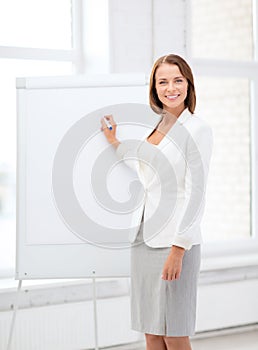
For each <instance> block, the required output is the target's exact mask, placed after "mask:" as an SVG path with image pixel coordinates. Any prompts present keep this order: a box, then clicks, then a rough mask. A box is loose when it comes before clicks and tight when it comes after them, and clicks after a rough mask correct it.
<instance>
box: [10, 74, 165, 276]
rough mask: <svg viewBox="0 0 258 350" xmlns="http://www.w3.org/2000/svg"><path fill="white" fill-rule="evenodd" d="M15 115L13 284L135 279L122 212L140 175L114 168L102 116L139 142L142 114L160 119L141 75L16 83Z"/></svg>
mask: <svg viewBox="0 0 258 350" xmlns="http://www.w3.org/2000/svg"><path fill="white" fill-rule="evenodd" d="M17 110H18V132H17V134H18V143H17V144H18V155H17V157H18V164H17V253H16V278H17V279H38V278H85V277H92V276H96V277H116V276H129V274H130V249H129V247H130V244H129V242H128V237H127V234H126V232H127V228H128V227H129V226H130V220H131V215H132V213H131V212H130V211H126V210H122V209H121V210H120V208H126V205H125V204H126V203H130V201H132V200H133V198H132V193H130V189H129V186H130V184H131V183H132V182H135V181H137V176H136V174H135V173H134V172H133V171H132V170H130V169H129V168H128V167H127V166H126V165H124V164H123V163H122V162H120V163H117V164H116V160H115V151H114V149H113V147H112V146H110V145H109V144H108V142H107V141H106V139H105V137H104V135H103V133H102V132H101V131H100V118H101V117H102V116H103V115H106V114H113V116H114V118H115V120H116V122H117V124H118V126H117V137H118V138H119V139H120V140H126V139H141V138H142V137H143V135H145V134H146V130H147V131H148V130H149V127H148V126H147V127H146V123H144V122H145V121H146V118H145V119H144V116H146V113H147V114H148V113H149V114H150V124H149V125H154V124H155V123H156V122H157V120H158V119H157V116H156V115H154V113H151V111H150V110H148V86H147V84H146V78H145V76H144V75H141V74H139V75H132V74H131V75H117V74H116V75H107V76H89V77H87V76H83V77H82V76H78V77H51V78H45V77H44V78H19V79H17ZM150 130H151V129H150ZM58 162H59V163H58ZM112 162H113V165H114V166H112V167H111V168H109V167H110V164H112ZM106 163H107V164H106ZM98 167H99V168H98ZM105 167H107V168H105ZM98 169H99V171H98ZM93 170H94V171H93ZM96 174H97V177H98V179H97V180H96ZM93 175H94V176H95V178H92V176H93ZM94 186H95V187H94ZM57 187H58V188H59V192H60V189H61V190H62V191H63V192H62V193H61V199H62V198H63V199H64V200H63V203H60V195H59V199H58V198H57V189H56V188H57ZM100 189H103V190H100ZM69 191H70V192H69ZM101 191H102V192H101ZM69 193H70V194H69ZM102 195H103V196H102ZM104 195H105V196H106V197H105V196H104ZM62 196H63V197H62ZM69 196H70V197H69ZM102 197H103V198H102ZM106 198H107V201H106V202H105V200H106ZM102 200H103V203H101V201H102ZM63 204H64V206H63ZM110 204H111V207H110V208H109V205H110ZM77 207H78V213H77V212H76V210H77V209H76V208H77ZM64 210H66V214H65V215H64ZM67 213H68V214H67ZM79 214H80V215H81V216H82V215H84V216H85V218H86V217H87V218H88V219H89V220H88V221H87V224H85V225H84V226H83V227H82V225H83V224H81V227H79V224H78V225H77V223H79V222H80V215H79ZM77 215H78V220H77ZM82 222H83V221H82ZM85 222H86V221H85ZM98 225H99V226H98ZM100 228H101V229H100ZM103 228H104V229H103ZM121 228H123V229H125V230H124V233H123V231H121V230H120V229H121ZM82 231H83V232H82ZM105 232H107V234H105ZM121 232H122V234H121Z"/></svg>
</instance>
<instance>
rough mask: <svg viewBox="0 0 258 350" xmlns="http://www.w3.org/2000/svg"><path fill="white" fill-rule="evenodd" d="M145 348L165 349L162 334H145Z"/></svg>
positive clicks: (152, 349) (148, 349) (151, 349)
mask: <svg viewBox="0 0 258 350" xmlns="http://www.w3.org/2000/svg"><path fill="white" fill-rule="evenodd" d="M145 338H146V350H167V347H166V344H165V342H164V339H163V336H162V335H155V334H147V333H146V334H145Z"/></svg>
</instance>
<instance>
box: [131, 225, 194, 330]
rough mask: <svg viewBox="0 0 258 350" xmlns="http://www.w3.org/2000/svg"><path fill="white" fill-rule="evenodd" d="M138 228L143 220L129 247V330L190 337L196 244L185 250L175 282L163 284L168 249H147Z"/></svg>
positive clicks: (192, 316) (192, 326)
mask: <svg viewBox="0 0 258 350" xmlns="http://www.w3.org/2000/svg"><path fill="white" fill-rule="evenodd" d="M142 228H143V221H142V223H141V226H140V228H139V232H138V235H137V238H136V241H135V242H134V243H133V244H132V246H131V327H132V329H133V330H136V331H138V332H143V333H148V334H156V335H164V336H171V337H172V336H174V337H182V336H192V335H194V333H195V320H196V297H197V283H198V277H199V271H200V260H201V259H200V257H201V249H200V245H194V246H193V247H192V248H191V249H190V250H187V251H185V254H184V257H183V266H182V272H181V276H180V278H179V280H174V281H165V280H163V279H161V274H162V270H163V266H164V263H165V261H166V259H167V257H168V254H169V252H170V250H171V248H170V247H168V248H151V247H149V246H147V245H146V244H145V243H144V242H143V232H142ZM141 242H143V243H141Z"/></svg>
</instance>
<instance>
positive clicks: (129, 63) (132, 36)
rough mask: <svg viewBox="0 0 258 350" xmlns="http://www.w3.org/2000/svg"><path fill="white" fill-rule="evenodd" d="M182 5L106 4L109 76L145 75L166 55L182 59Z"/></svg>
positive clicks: (146, 0) (179, 1)
mask: <svg viewBox="0 0 258 350" xmlns="http://www.w3.org/2000/svg"><path fill="white" fill-rule="evenodd" d="M185 6H186V5H185V1H183V0H173V1H171V0H153V1H152V0H141V1H137V0H131V1H121V0H110V1H109V12H110V21H109V22H110V65H111V72H112V73H121V72H145V73H147V74H148V73H150V69H151V67H152V64H153V62H154V60H155V59H157V58H158V57H160V56H162V55H166V54H168V53H176V54H181V55H185V49H186V48H185V45H186V37H185V35H186V33H185V21H186V13H185Z"/></svg>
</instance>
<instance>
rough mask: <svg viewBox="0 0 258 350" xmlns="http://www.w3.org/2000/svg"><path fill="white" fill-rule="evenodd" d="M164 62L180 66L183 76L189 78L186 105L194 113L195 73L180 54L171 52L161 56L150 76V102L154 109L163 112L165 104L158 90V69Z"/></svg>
mask: <svg viewBox="0 0 258 350" xmlns="http://www.w3.org/2000/svg"><path fill="white" fill-rule="evenodd" d="M162 63H168V64H175V65H177V66H178V68H179V70H180V72H181V74H182V75H183V77H185V78H186V79H187V82H188V88H187V97H186V99H185V107H187V108H188V110H189V111H190V112H191V113H192V114H193V113H194V110H195V105H196V94H195V87H194V78H193V73H192V70H191V68H190V66H189V65H188V63H187V62H186V61H185V60H184V59H183V58H182V57H180V56H178V55H174V54H170V55H166V56H162V57H160V58H159V59H158V60H157V61H156V62H155V63H154V65H153V68H152V72H151V76H150V88H149V102H150V106H151V108H152V110H153V111H154V112H156V113H158V114H160V113H162V110H163V105H162V103H161V101H160V100H159V98H158V95H157V91H156V77H155V75H156V71H157V69H158V67H160V66H161V65H162Z"/></svg>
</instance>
